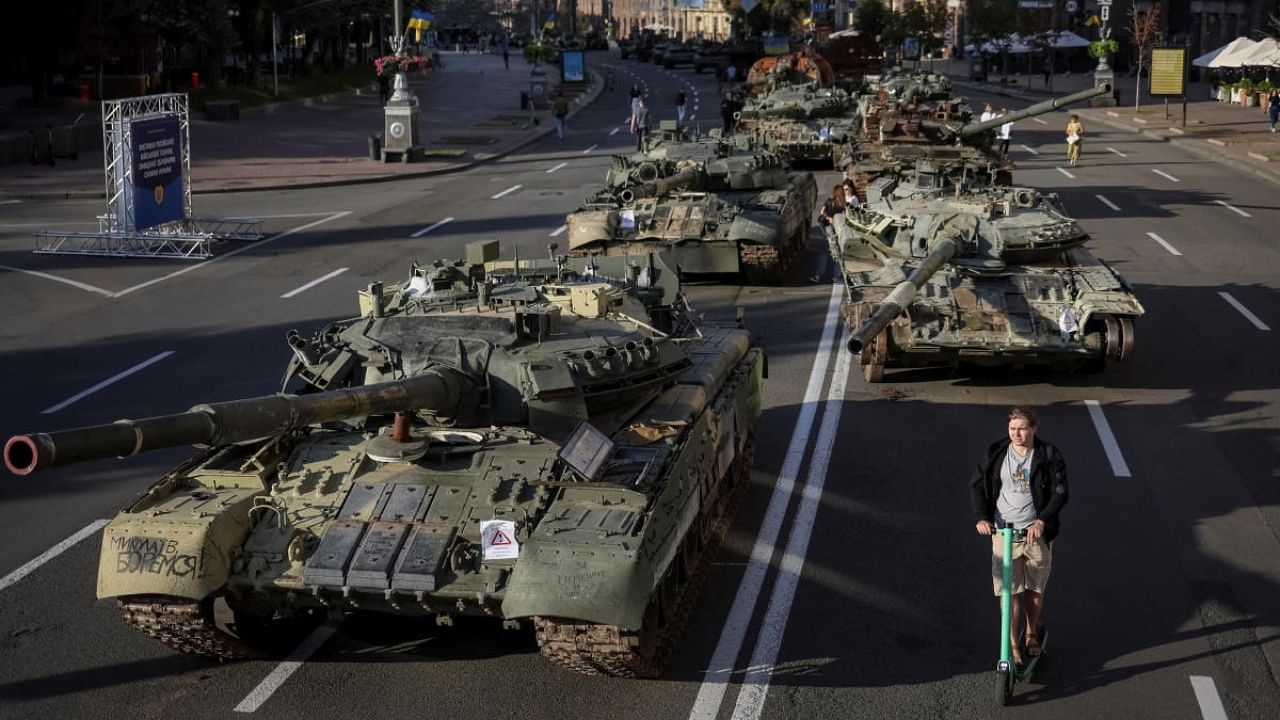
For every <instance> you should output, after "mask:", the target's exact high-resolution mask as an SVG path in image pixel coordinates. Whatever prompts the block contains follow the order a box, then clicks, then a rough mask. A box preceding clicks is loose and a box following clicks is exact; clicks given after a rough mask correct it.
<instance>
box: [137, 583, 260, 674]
mask: <svg viewBox="0 0 1280 720" xmlns="http://www.w3.org/2000/svg"><path fill="white" fill-rule="evenodd" d="M218 599H219V597H218V596H216V595H215V596H212V597H209V598H206V599H205V600H203V601H201V602H196V601H194V600H190V599H187V598H178V597H172V596H169V595H133V596H130V597H125V598H121V599H120V600H119V607H120V613H121V615H122V616H123V618H124V621H125V622H126V623H128V624H130V625H132V626H134V627H135V628H137V629H139V630H141V631H142V632H143V633H144V634H146V635H148V636H150V637H152V638H155V639H156V640H159V641H160V642H162V643H164V644H165V645H167V646H169V647H170V648H172V649H174V650H177V651H178V652H181V653H186V654H188V655H200V656H203V657H210V658H216V659H218V660H244V659H247V658H253V657H257V656H258V655H259V654H260V653H259V652H258V651H257V650H256V649H255V648H254V647H253V646H252V645H250V644H249V643H248V642H245V641H244V640H241V639H240V638H237V637H235V636H233V635H231V634H230V633H228V632H226V631H224V630H223V629H221V628H220V627H218V624H217V622H216V620H215V618H214V604H215V602H216V601H217V600H218Z"/></svg>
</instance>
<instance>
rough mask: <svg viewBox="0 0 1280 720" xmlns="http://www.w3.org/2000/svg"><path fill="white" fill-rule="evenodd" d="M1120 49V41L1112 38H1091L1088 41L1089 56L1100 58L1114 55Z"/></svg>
mask: <svg viewBox="0 0 1280 720" xmlns="http://www.w3.org/2000/svg"><path fill="white" fill-rule="evenodd" d="M1119 49H1120V43H1119V42H1118V41H1117V40H1115V39H1114V38H1112V39H1109V40H1093V41H1092V42H1090V43H1089V56H1090V57H1095V58H1098V59H1099V60H1101V59H1102V58H1104V57H1106V56H1107V55H1114V54H1115V53H1116V51H1117V50H1119Z"/></svg>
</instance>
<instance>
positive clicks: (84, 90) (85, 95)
mask: <svg viewBox="0 0 1280 720" xmlns="http://www.w3.org/2000/svg"><path fill="white" fill-rule="evenodd" d="M92 97H93V96H92V95H91V94H90V90H89V83H80V102H86V103H87V102H89V100H91V99H92Z"/></svg>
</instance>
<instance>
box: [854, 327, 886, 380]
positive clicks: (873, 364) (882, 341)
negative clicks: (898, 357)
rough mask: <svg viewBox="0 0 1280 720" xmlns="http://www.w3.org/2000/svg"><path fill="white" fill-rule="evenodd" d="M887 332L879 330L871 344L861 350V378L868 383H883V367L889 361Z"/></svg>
mask: <svg viewBox="0 0 1280 720" xmlns="http://www.w3.org/2000/svg"><path fill="white" fill-rule="evenodd" d="M888 332H889V331H888V330H887V329H886V330H881V331H880V333H879V334H878V335H876V338H875V340H872V341H871V344H870V345H868V346H867V347H864V348H863V349H862V353H861V358H860V359H861V360H862V377H864V378H866V381H867V382H869V383H878V382H884V365H885V362H886V361H887V360H888V359H889V336H888Z"/></svg>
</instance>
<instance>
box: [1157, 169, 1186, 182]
mask: <svg viewBox="0 0 1280 720" xmlns="http://www.w3.org/2000/svg"><path fill="white" fill-rule="evenodd" d="M1151 172H1153V173H1155V174H1157V175H1159V176H1160V177H1162V178H1164V179H1166V180H1170V181H1172V182H1182V181H1181V180H1179V179H1178V178H1176V177H1174V176H1172V175H1170V174H1169V173H1167V172H1165V171H1163V170H1156V169H1155V168H1151Z"/></svg>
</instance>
